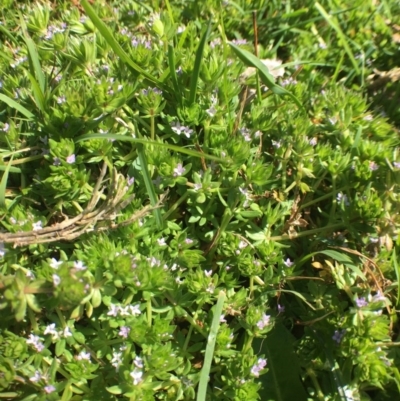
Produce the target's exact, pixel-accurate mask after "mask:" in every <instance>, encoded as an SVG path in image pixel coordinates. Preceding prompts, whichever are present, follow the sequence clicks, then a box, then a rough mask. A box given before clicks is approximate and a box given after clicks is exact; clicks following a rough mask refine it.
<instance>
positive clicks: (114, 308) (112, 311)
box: [107, 304, 120, 316]
mask: <svg viewBox="0 0 400 401" xmlns="http://www.w3.org/2000/svg"><path fill="white" fill-rule="evenodd" d="M119 309H120V308H119V306H118V305H114V304H111V305H110V310H109V312H108V313H107V315H108V316H118V312H119Z"/></svg>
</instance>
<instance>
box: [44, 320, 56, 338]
mask: <svg viewBox="0 0 400 401" xmlns="http://www.w3.org/2000/svg"><path fill="white" fill-rule="evenodd" d="M43 334H44V335H46V334H51V336H52V338H53V340H56V339H58V338H59V337H58V332H57V330H56V324H55V323H51V324H49V325H48V326H46V329H45V330H44V332H43Z"/></svg>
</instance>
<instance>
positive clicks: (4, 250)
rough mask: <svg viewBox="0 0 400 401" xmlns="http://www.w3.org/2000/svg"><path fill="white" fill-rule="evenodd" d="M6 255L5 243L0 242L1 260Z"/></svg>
mask: <svg viewBox="0 0 400 401" xmlns="http://www.w3.org/2000/svg"><path fill="white" fill-rule="evenodd" d="M5 254H6V248H5V246H4V242H0V258H2V257H3V256H4V255H5Z"/></svg>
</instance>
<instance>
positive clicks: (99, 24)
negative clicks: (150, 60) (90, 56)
mask: <svg viewBox="0 0 400 401" xmlns="http://www.w3.org/2000/svg"><path fill="white" fill-rule="evenodd" d="M81 3H82V7H83V8H84V9H85V12H86V14H87V15H88V17H89V18H90V19H91V20H92V22H93V24H94V26H95V27H96V28H97V29H98V30H99V32H100V34H101V35H102V36H103V37H104V39H105V40H106V41H107V43H108V44H109V45H110V46H111V48H112V49H113V50H114V52H115V53H116V54H117V56H118V57H119V58H120V59H121V60H122V61H123V62H124V63H126V64H127V65H129V66H130V67H131V68H132V69H133V70H134V71H135V72H136V74H138V75H143V76H144V77H145V78H146V79H147V81H149V82H150V83H151V84H155V85H156V86H158V87H159V88H161V89H162V90H164V91H166V92H169V90H168V88H167V87H165V86H164V85H163V84H162V83H161V82H160V81H159V80H158V79H156V78H155V77H153V76H152V75H151V74H149V73H148V72H147V71H145V70H143V69H142V68H141V67H140V66H139V65H138V64H136V63H135V62H134V61H133V60H131V58H130V57H129V56H128V55H127V54H126V53H125V51H124V50H123V49H122V47H121V46H120V44H119V43H118V42H117V41H116V39H115V38H114V36H113V34H112V32H111V31H110V30H109V29H108V27H107V26H106V24H105V23H104V22H103V21H102V20H101V19H100V18H99V17H98V15H97V14H96V12H95V11H94V9H93V8H92V6H91V5H90V4H89V2H88V1H87V0H82V2H81Z"/></svg>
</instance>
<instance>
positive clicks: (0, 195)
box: [0, 155, 14, 208]
mask: <svg viewBox="0 0 400 401" xmlns="http://www.w3.org/2000/svg"><path fill="white" fill-rule="evenodd" d="M13 158H14V155H12V156H11V159H10V161H9V162H8V164H7V167H6V169H5V170H4V173H3V177H1V182H0V208H5V207H6V189H7V180H8V173H9V171H10V168H11V162H12V161H13Z"/></svg>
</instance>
